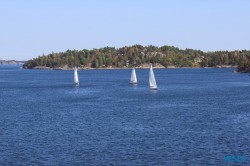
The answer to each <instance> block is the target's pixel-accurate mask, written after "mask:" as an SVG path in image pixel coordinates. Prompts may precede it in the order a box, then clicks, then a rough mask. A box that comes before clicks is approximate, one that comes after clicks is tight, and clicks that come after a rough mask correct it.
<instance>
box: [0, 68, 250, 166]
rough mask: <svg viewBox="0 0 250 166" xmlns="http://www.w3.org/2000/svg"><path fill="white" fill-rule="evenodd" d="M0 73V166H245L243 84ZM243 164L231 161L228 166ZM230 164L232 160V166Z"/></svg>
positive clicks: (88, 73) (112, 74) (102, 73)
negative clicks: (152, 86) (76, 83)
mask: <svg viewBox="0 0 250 166" xmlns="http://www.w3.org/2000/svg"><path fill="white" fill-rule="evenodd" d="M233 70H234V69H232V68H229V69H214V68H209V69H155V70H154V73H155V78H156V82H157V85H158V90H150V89H149V81H148V77H149V70H148V69H137V70H136V73H137V79H138V84H137V85H135V86H132V85H131V84H129V81H130V76H131V70H78V76H79V81H80V86H77V87H75V86H74V85H73V79H74V74H73V72H74V71H73V70H66V71H64V70H25V69H20V66H18V65H14V66H9V65H1V66H0V139H1V141H0V165H223V164H228V163H231V164H237V163H236V162H238V161H240V162H243V163H244V164H246V165H247V164H249V163H250V162H249V155H250V132H249V131H250V77H249V76H248V75H247V74H236V73H233ZM235 156H236V159H239V157H240V159H244V160H229V159H232V158H233V159H235ZM237 156H238V157H237Z"/></svg>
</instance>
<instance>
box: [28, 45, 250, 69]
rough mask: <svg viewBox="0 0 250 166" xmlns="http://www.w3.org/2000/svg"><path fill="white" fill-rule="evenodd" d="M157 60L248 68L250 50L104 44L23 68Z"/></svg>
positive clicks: (118, 65) (180, 64)
mask: <svg viewBox="0 0 250 166" xmlns="http://www.w3.org/2000/svg"><path fill="white" fill-rule="evenodd" d="M146 63H153V64H161V65H162V66H164V67H170V66H175V67H218V66H222V65H232V66H238V68H239V69H240V70H243V69H246V68H249V66H250V51H247V50H241V51H238V50H236V51H214V52H203V51H201V50H194V49H179V48H178V47H173V46H162V47H157V46H153V45H150V46H146V47H144V46H142V45H133V46H130V47H122V48H115V47H104V48H99V49H91V50H88V49H83V50H67V51H65V52H58V53H54V52H52V53H50V54H48V55H42V56H39V57H38V58H34V59H32V60H29V61H27V62H26V63H25V64H24V65H23V67H24V68H28V69H31V68H35V67H37V66H44V67H49V68H60V67H64V66H67V67H68V68H72V67H74V66H81V67H89V68H90V67H91V68H108V67H113V68H125V67H132V66H133V65H135V66H137V67H140V66H141V65H142V64H146Z"/></svg>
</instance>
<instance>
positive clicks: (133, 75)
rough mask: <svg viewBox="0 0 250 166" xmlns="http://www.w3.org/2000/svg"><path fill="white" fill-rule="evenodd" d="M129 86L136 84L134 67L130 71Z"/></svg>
mask: <svg viewBox="0 0 250 166" xmlns="http://www.w3.org/2000/svg"><path fill="white" fill-rule="evenodd" d="M130 84H137V78H136V74H135V68H134V67H133V69H132V74H131V79H130Z"/></svg>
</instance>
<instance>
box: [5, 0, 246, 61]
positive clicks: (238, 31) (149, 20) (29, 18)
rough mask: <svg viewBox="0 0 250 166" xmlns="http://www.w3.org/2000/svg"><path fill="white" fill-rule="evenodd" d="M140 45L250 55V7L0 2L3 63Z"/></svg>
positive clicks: (232, 0) (240, 3)
mask: <svg viewBox="0 0 250 166" xmlns="http://www.w3.org/2000/svg"><path fill="white" fill-rule="evenodd" d="M134 44H141V45H143V46H147V45H156V46H163V45H171V46H176V47H179V48H181V49H185V48H193V49H200V50H202V51H215V50H242V49H247V50H250V1H249V0H0V59H6V60H10V59H16V60H29V59H32V58H36V57H38V56H39V55H42V54H48V53H51V52H52V51H53V52H62V51H66V50H67V49H76V50H81V49H84V48H86V49H92V48H100V47H106V46H110V47H123V46H131V45H134Z"/></svg>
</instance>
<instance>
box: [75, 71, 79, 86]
mask: <svg viewBox="0 0 250 166" xmlns="http://www.w3.org/2000/svg"><path fill="white" fill-rule="evenodd" d="M74 84H75V85H79V80H78V74H77V68H76V67H75V71H74Z"/></svg>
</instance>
